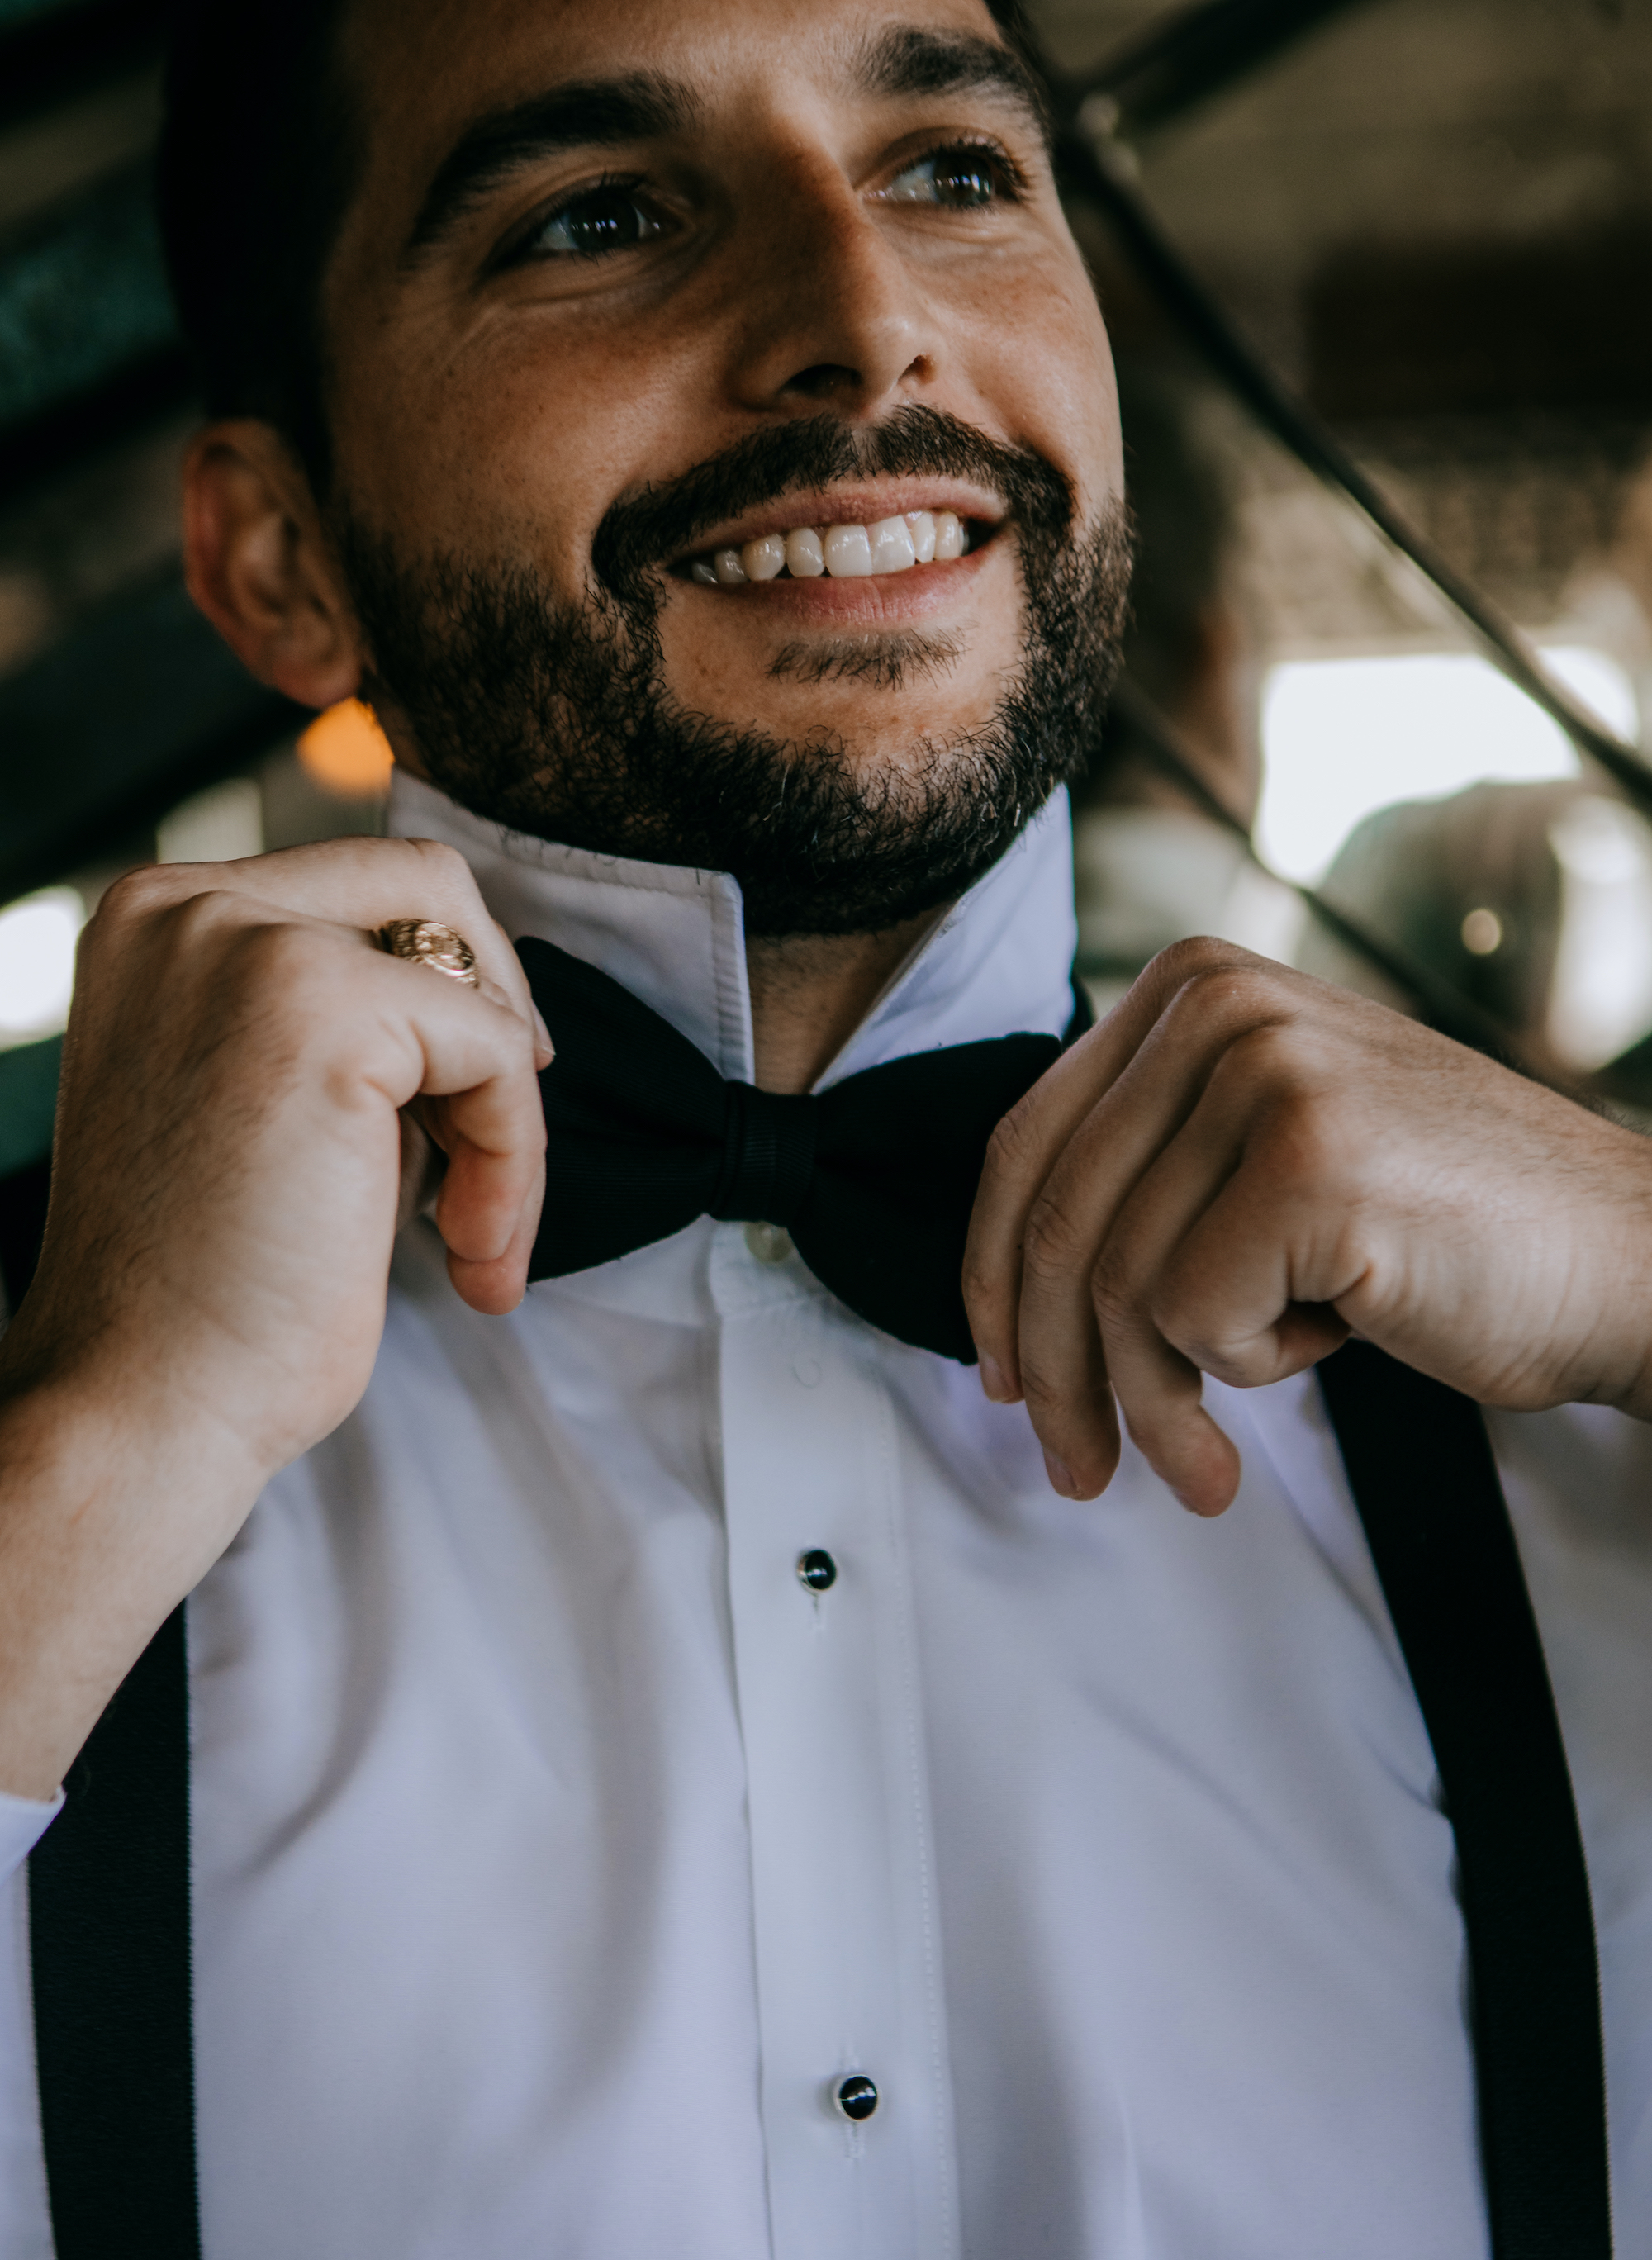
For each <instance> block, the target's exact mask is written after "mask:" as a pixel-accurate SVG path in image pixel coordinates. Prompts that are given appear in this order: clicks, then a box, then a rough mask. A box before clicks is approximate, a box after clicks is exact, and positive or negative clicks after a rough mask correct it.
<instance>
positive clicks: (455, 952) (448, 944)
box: [373, 919, 482, 989]
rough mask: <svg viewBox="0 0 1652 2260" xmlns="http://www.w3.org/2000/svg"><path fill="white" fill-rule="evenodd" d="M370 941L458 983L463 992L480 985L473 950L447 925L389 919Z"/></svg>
mask: <svg viewBox="0 0 1652 2260" xmlns="http://www.w3.org/2000/svg"><path fill="white" fill-rule="evenodd" d="M373 939H374V940H375V941H376V942H377V944H378V946H379V948H381V949H387V950H388V951H389V952H390V955H391V956H392V957H402V958H405V959H406V961H407V962H408V963H409V964H410V965H428V966H429V968H430V969H431V971H432V972H433V973H445V974H446V975H447V978H448V979H449V980H450V981H462V982H463V983H464V984H465V986H466V988H467V989H478V988H480V987H481V985H482V983H481V979H480V976H478V974H477V972H476V952H475V950H474V949H472V948H471V947H470V944H469V943H468V941H467V940H465V938H464V936H463V934H461V933H454V930H453V928H452V927H451V926H437V925H436V924H435V922H434V921H433V919H390V921H389V923H388V924H387V925H385V926H380V928H379V930H378V932H377V933H375V935H374V937H373Z"/></svg>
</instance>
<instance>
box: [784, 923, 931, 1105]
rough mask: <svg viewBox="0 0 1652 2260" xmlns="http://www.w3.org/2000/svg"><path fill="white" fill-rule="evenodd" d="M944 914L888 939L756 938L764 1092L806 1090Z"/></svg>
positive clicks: (893, 928)
mask: <svg viewBox="0 0 1652 2260" xmlns="http://www.w3.org/2000/svg"><path fill="white" fill-rule="evenodd" d="M944 915H945V912H944V910H938V911H926V912H924V914H923V915H922V917H921V918H915V919H906V920H905V923H904V924H903V925H901V926H891V927H890V928H889V930H888V932H887V933H833V934H821V933H802V934H781V935H761V934H760V935H754V936H751V937H749V938H748V939H747V943H746V965H747V976H748V978H749V980H750V983H751V1002H752V1045H753V1056H754V1062H755V1069H756V1077H757V1088H758V1089H759V1090H760V1091H807V1090H809V1089H810V1088H811V1086H812V1084H814V1083H815V1082H816V1081H817V1080H818V1079H819V1076H821V1075H822V1074H824V1072H825V1071H826V1069H827V1068H828V1067H829V1066H830V1065H831V1063H832V1062H833V1060H834V1059H835V1058H836V1057H837V1055H838V1054H839V1052H840V1051H841V1050H842V1048H843V1047H844V1045H845V1044H846V1043H847V1041H848V1040H849V1038H850V1037H851V1036H852V1035H853V1034H854V1033H855V1029H856V1028H858V1027H859V1026H860V1025H861V1022H862V1020H863V1019H865V1018H866V1015H867V1013H868V1012H869V1010H870V1009H871V1006H872V1005H873V1003H874V1001H875V999H876V997H877V996H878V994H879V992H880V991H882V990H883V987H884V986H885V984H886V983H887V982H888V981H889V979H890V976H891V975H892V974H893V973H894V972H895V970H896V969H897V967H898V966H899V965H900V964H901V963H902V962H903V961H904V960H905V958H906V957H907V956H908V955H910V953H911V952H912V950H913V949H914V948H916V947H917V945H918V944H919V942H920V941H921V940H923V938H924V936H925V934H926V933H928V931H929V929H930V928H931V926H933V925H935V924H936V922H937V921H938V920H939V919H940V918H942V917H943V916H944Z"/></svg>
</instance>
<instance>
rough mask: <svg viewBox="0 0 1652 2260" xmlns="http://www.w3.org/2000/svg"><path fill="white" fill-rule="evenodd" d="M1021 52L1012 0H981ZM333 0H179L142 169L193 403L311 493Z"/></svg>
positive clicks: (334, 159)
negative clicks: (283, 457)
mask: <svg viewBox="0 0 1652 2260" xmlns="http://www.w3.org/2000/svg"><path fill="white" fill-rule="evenodd" d="M988 4H989V6H990V9H991V12H992V15H993V18H994V19H995V21H996V22H997V23H998V25H999V26H1000V28H1001V29H1002V31H1003V32H1004V34H1005V38H1006V39H1008V40H1009V41H1010V43H1011V45H1012V46H1015V47H1016V48H1017V50H1018V52H1019V53H1021V54H1023V55H1025V54H1026V53H1027V34H1026V26H1025V24H1024V21H1023V18H1022V14H1021V9H1020V4H1019V0H988ZM342 11H343V0H185V4H184V5H183V6H182V8H181V9H180V10H179V12H178V16H177V18H176V21H175V31H174V33H173V39H172V47H171V54H170V57H169V60H168V68H167V82H166V118H165V123H164V125H163V126H162V129H161V148H160V155H159V160H158V164H157V173H156V193H157V198H158V202H159V206H160V213H161V239H162V241H163V243H164V246H165V248H166V257H167V268H168V275H169V276H170V279H171V283H172V290H173V296H174V297H175V299H176V301H177V307H178V314H179V318H180V320H181V322H182V327H183V333H184V336H185V338H186V339H187V340H188V341H189V344H190V349H191V351H192V353H193V354H194V357H195V362H196V368H197V376H198V380H199V383H200V386H201V390H202V394H203V397H204V403H205V406H206V411H207V413H208V414H209V415H211V416H260V417H262V418H266V419H267V420H268V422H269V423H271V424H274V425H275V426H276V427H277V429H278V430H280V431H281V432H282V433H285V435H286V436H287V438H288V439H289V440H291V442H292V443H293V445H294V447H296V448H297V451H298V454H299V455H300V457H301V458H302V460H303V461H304V467H305V468H306V470H307V471H308V472H309V474H310V478H311V484H312V485H313V486H314V488H315V490H316V491H317V493H318V495H325V493H326V491H327V488H328V486H329V483H330V481H331V472H332V451H331V447H330V443H329V438H328V430H327V418H326V411H325V373H326V362H325V340H324V338H323V336H322V332H321V321H320V305H319V297H320V288H321V277H322V275H323V272H324V270H325V266H326V262H327V257H328V254H329V253H330V252H331V250H332V248H333V240H334V238H335V236H336V234H337V232H338V229H339V225H340V222H341V220H342V219H343V217H344V213H345V210H346V207H347V204H348V203H349V200H350V197H351V194H352V192H353V190H354V185H355V180H356V170H357V166H358V164H359V162H360V155H361V152H360V147H359V141H358V135H357V128H356V122H355V119H354V116H353V114H352V107H351V103H350V98H349V91H348V89H347V87H346V85H345V84H344V82H343V75H342V73H341V71H340V68H339V65H338V60H337V56H336V54H335V52H334V47H335V39H336V34H337V32H338V26H339V19H340V15H341V14H342Z"/></svg>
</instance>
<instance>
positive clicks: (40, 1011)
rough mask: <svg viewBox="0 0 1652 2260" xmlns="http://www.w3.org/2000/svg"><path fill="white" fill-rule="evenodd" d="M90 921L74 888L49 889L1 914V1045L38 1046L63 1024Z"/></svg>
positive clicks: (7, 1046) (27, 898) (14, 904)
mask: <svg viewBox="0 0 1652 2260" xmlns="http://www.w3.org/2000/svg"><path fill="white" fill-rule="evenodd" d="M85 922H86V911H85V906H84V905H83V904H82V901H81V898H80V896H79V895H78V894H77V893H76V891H75V889H74V888H73V887H46V888H43V889H42V890H41V891H40V892H39V894H38V895H25V897H24V898H23V899H22V900H21V901H20V902H15V903H12V904H11V905H9V906H8V908H6V909H5V910H4V911H0V1047H5V1048H9V1047H11V1045H14V1044H24V1043H33V1042H37V1041H39V1039H40V1038H41V1037H43V1036H54V1035H56V1033H58V1031H59V1029H60V1028H61V1027H62V1026H63V1025H64V1023H65V1022H66V1021H67V1019H68V1004H69V998H70V997H71V996H72V995H73V993H74V989H75V943H76V941H78V940H79V939H80V931H81V928H82V926H83V925H84V924H85Z"/></svg>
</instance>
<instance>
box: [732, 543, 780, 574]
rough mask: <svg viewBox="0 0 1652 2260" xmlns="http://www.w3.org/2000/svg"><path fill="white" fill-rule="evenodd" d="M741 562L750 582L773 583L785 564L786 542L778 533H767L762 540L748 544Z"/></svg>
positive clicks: (741, 556)
mask: <svg viewBox="0 0 1652 2260" xmlns="http://www.w3.org/2000/svg"><path fill="white" fill-rule="evenodd" d="M785 561H786V545H785V542H784V540H783V539H782V537H781V536H780V535H779V534H778V533H765V534H764V535H763V536H762V540H759V541H748V542H747V544H746V547H744V548H743V549H742V550H741V551H740V563H741V564H742V565H743V566H744V567H745V568H746V578H747V580H748V581H772V580H773V579H774V577H775V576H776V573H778V572H779V571H780V570H781V569H782V568H783V566H784V564H785Z"/></svg>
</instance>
